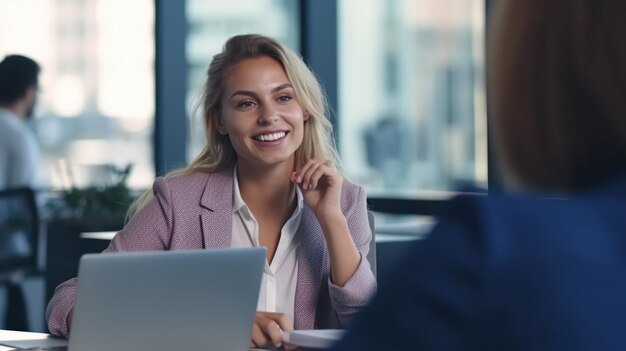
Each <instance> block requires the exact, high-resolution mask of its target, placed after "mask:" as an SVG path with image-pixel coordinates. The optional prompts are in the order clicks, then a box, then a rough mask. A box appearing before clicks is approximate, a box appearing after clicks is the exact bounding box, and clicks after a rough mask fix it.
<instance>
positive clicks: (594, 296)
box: [334, 177, 626, 351]
mask: <svg viewBox="0 0 626 351" xmlns="http://www.w3.org/2000/svg"><path fill="white" fill-rule="evenodd" d="M444 213H445V214H444V215H443V216H441V217H440V219H439V223H438V225H437V226H436V227H435V228H434V229H433V232H432V233H431V235H430V236H429V238H427V239H425V240H423V241H418V242H416V243H415V245H414V247H413V248H412V250H411V253H410V254H409V256H408V257H406V258H405V259H404V260H403V261H402V262H401V263H400V264H399V265H398V266H397V267H396V270H395V271H394V273H393V275H392V276H391V277H390V278H389V279H388V280H387V281H383V282H381V284H380V288H379V293H378V294H377V295H376V297H375V298H374V300H373V301H372V303H371V305H370V306H368V307H367V308H366V309H365V310H364V311H362V313H361V314H359V315H357V316H356V319H355V320H354V321H353V324H352V325H351V327H350V331H349V332H348V334H347V335H346V337H345V339H344V340H342V341H340V342H339V344H337V345H336V346H335V347H334V349H335V350H360V351H363V350H626V177H623V178H620V179H618V180H617V181H615V182H612V183H611V184H608V185H606V186H603V187H601V188H598V189H595V190H594V191H589V192H586V193H584V194H579V195H576V196H575V197H571V198H569V199H567V200H565V199H558V198H539V197H532V196H521V195H505V194H495V195H489V196H461V197H458V198H456V199H454V200H452V201H451V202H450V203H449V204H448V205H447V208H446V211H444Z"/></svg>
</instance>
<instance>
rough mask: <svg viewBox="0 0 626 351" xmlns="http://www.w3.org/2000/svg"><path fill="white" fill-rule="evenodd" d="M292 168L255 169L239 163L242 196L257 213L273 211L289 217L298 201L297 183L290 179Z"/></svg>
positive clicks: (238, 176)
mask: <svg viewBox="0 0 626 351" xmlns="http://www.w3.org/2000/svg"><path fill="white" fill-rule="evenodd" d="M292 169H293V167H289V165H284V166H280V167H266V168H261V167H255V168H253V169H251V168H249V167H246V166H245V165H237V178H238V180H239V191H240V193H241V197H242V198H243V200H244V201H245V203H246V205H247V206H248V207H249V208H250V209H251V210H252V212H253V213H254V214H255V215H257V214H258V215H260V214H261V213H260V212H265V211H272V212H273V213H275V214H281V217H284V216H286V218H289V215H291V213H292V212H293V209H294V206H295V201H296V191H295V190H296V189H295V185H294V184H293V183H292V182H291V179H290V176H291V173H292Z"/></svg>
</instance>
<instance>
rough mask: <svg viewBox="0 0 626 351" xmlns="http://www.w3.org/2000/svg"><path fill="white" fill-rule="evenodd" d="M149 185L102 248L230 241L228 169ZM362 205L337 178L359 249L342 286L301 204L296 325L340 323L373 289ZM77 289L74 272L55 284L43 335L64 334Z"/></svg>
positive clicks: (358, 194)
mask: <svg viewBox="0 0 626 351" xmlns="http://www.w3.org/2000/svg"><path fill="white" fill-rule="evenodd" d="M153 188H154V194H155V198H154V199H153V200H152V201H151V202H149V203H148V204H147V205H146V207H144V208H143V209H142V210H141V211H140V212H139V213H138V214H137V215H136V216H135V217H134V218H133V219H132V220H131V221H130V222H129V223H128V224H127V225H126V226H125V227H124V229H122V230H121V231H120V232H119V233H117V235H116V236H115V238H113V240H112V241H111V244H110V245H109V247H108V248H107V249H106V250H105V251H104V252H117V251H144V250H182V249H200V248H227V247H230V241H231V237H232V219H233V208H232V203H233V199H232V197H233V172H232V170H228V171H225V172H220V173H211V174H207V173H194V174H191V175H185V176H179V177H173V178H158V179H157V180H156V181H155V183H154V186H153ZM366 206H367V205H366V196H365V191H364V189H363V188H362V187H360V186H357V185H354V184H352V183H349V182H347V181H344V183H343V188H342V191H341V209H342V211H343V214H344V215H345V217H346V219H347V221H348V227H349V228H350V233H351V234H352V238H353V240H354V243H355V244H356V247H357V249H358V250H359V252H360V253H361V263H360V264H359V267H358V268H357V270H356V272H355V273H354V275H353V276H352V277H351V278H350V280H348V282H347V283H346V284H345V285H344V286H343V287H339V286H336V285H334V284H332V283H331V282H330V279H329V273H330V264H329V256H328V249H327V247H326V241H325V240H324V235H323V233H322V229H321V227H320V224H319V222H318V221H317V219H316V218H315V215H314V214H313V212H312V211H311V209H310V208H308V207H307V206H306V205H305V206H304V212H303V214H302V220H301V222H300V226H299V228H298V230H297V233H296V235H299V236H300V239H301V241H300V246H299V247H298V251H297V256H298V282H297V285H296V296H295V302H294V304H295V306H294V328H295V329H313V328H337V327H345V326H346V324H347V323H348V321H349V320H350V317H351V316H352V315H353V314H354V313H355V312H357V311H358V310H359V309H361V308H362V307H364V306H365V305H366V303H367V302H368V301H369V299H370V297H372V296H373V294H374V293H375V290H376V279H375V278H374V275H373V273H372V270H371V268H370V265H369V262H368V261H367V259H366V256H367V253H368V251H369V243H370V240H371V238H372V234H371V230H370V227H369V224H368V217H367V207H366ZM76 287H77V279H76V278H73V279H70V280H68V281H66V282H64V283H62V284H60V285H59V286H58V287H57V288H56V291H55V293H54V296H53V297H52V299H51V300H50V303H49V304H48V308H47V311H46V317H47V319H48V328H49V329H50V333H52V334H54V335H63V336H66V335H67V330H68V326H67V323H66V319H67V315H68V313H69V311H70V310H71V308H72V307H73V306H74V297H75V294H76ZM164 303H165V302H164Z"/></svg>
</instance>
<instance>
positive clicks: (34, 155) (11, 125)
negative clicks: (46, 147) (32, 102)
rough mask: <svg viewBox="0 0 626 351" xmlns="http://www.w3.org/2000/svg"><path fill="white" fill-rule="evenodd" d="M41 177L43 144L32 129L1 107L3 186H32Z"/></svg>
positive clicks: (0, 184)
mask: <svg viewBox="0 0 626 351" xmlns="http://www.w3.org/2000/svg"><path fill="white" fill-rule="evenodd" d="M38 180H39V146H38V145H37V138H36V137H35V133H34V132H33V130H32V129H30V127H29V126H28V125H27V124H26V122H24V121H23V120H22V119H21V118H19V117H18V116H16V115H15V114H14V113H13V112H12V111H10V110H7V109H5V108H2V107H0V190H2V189H10V188H18V187H23V186H27V187H31V188H35V187H37V185H38Z"/></svg>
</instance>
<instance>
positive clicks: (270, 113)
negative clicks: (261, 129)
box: [259, 105, 278, 125]
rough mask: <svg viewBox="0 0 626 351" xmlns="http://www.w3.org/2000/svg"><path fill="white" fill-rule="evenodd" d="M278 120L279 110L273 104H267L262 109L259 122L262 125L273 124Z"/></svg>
mask: <svg viewBox="0 0 626 351" xmlns="http://www.w3.org/2000/svg"><path fill="white" fill-rule="evenodd" d="M276 121H278V111H277V110H276V109H275V108H274V107H272V106H268V105H265V106H264V107H263V108H262V109H261V115H260V116H259V124H261V125H266V124H272V123H274V122H276Z"/></svg>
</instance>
